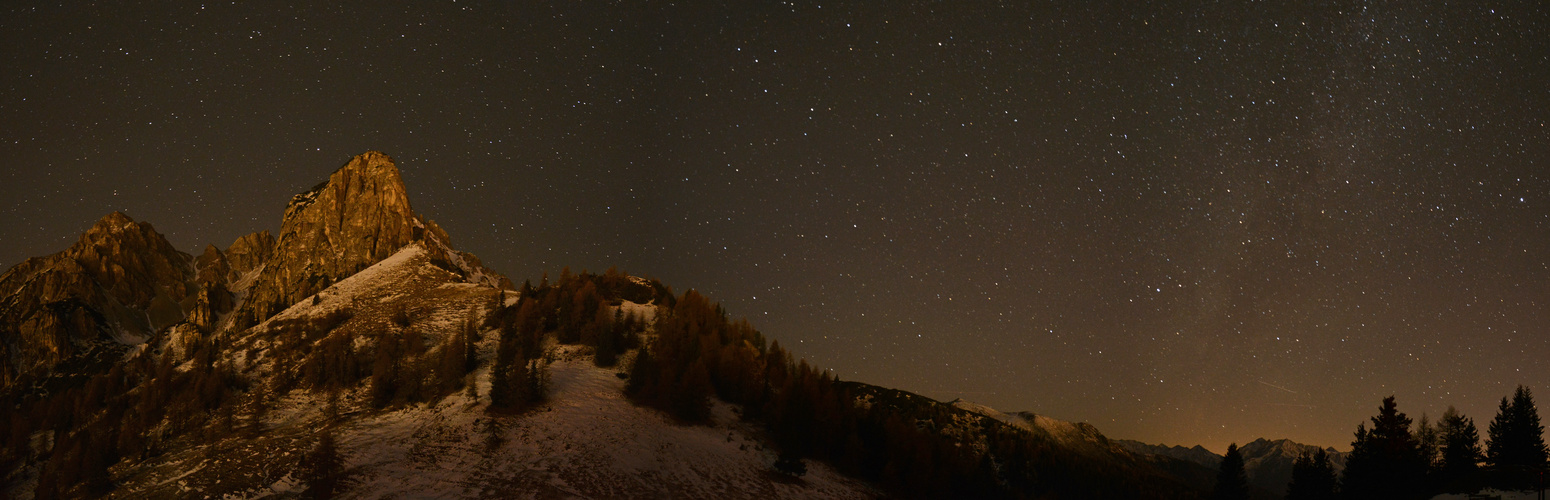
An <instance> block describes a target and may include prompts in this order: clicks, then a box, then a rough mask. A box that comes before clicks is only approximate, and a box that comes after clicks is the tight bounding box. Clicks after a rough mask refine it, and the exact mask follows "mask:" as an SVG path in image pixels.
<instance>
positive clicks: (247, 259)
mask: <svg viewBox="0 0 1550 500" xmlns="http://www.w3.org/2000/svg"><path fill="white" fill-rule="evenodd" d="M224 255H225V257H226V263H227V266H228V269H229V270H230V272H229V273H228V274H227V275H226V279H227V280H228V281H230V282H233V283H235V282H237V281H239V280H241V279H242V277H243V276H246V275H247V274H248V273H250V272H252V271H253V270H255V269H258V268H259V267H260V266H263V265H264V261H266V260H269V256H270V255H274V236H270V235H269V231H259V232H256V233H251V234H248V235H246V236H243V237H241V238H237V241H233V242H231V246H229V247H226V251H225V252H224Z"/></svg>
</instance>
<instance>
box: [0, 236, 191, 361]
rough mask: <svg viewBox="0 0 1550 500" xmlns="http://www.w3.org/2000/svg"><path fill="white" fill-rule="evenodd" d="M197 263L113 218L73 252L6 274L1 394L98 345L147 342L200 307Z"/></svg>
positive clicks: (0, 282)
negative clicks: (195, 266) (190, 311)
mask: <svg viewBox="0 0 1550 500" xmlns="http://www.w3.org/2000/svg"><path fill="white" fill-rule="evenodd" d="M192 261H193V259H192V257H191V256H189V255H188V254H185V253H183V252H179V251H178V250H177V249H175V248H173V247H172V245H171V244H170V243H168V242H167V240H166V238H164V237H162V235H161V234H160V233H157V232H156V230H155V229H154V228H152V227H151V225H150V224H149V223H146V222H135V221H134V220H133V219H130V218H129V216H127V215H124V214H122V213H119V212H114V213H111V214H108V215H107V216H106V217H103V218H102V219H101V220H99V221H97V223H96V224H94V225H93V226H92V227H91V229H89V230H87V231H86V233H84V234H82V235H81V238H80V240H79V241H77V242H76V243H75V245H73V246H71V247H70V248H69V249H67V250H65V251H63V252H59V253H56V254H53V255H49V256H46V257H35V258H32V259H28V260H27V261H26V262H23V263H21V264H19V265H17V266H15V267H13V268H11V269H10V270H9V271H6V273H5V274H4V275H0V389H4V388H7V387H9V386H11V385H12V384H13V383H15V382H16V381H17V380H18V379H19V378H20V377H24V376H36V375H43V374H46V373H48V372H49V371H51V370H52V369H53V368H54V367H55V366H57V365H59V364H61V363H63V362H65V361H67V360H69V359H70V358H72V357H75V356H78V355H81V354H83V353H85V352H87V351H90V350H91V348H92V347H93V346H94V345H103V344H107V345H108V346H111V344H117V345H130V344H137V343H140V342H144V341H145V339H146V338H148V337H149V336H150V335H152V334H154V333H155V332H156V331H158V330H160V329H162V328H164V327H166V326H169V325H172V324H175V323H177V322H179V321H182V320H183V318H184V316H185V311H187V310H189V309H190V308H191V307H192V306H193V305H194V302H195V291H196V288H197V285H196V284H195V282H194V278H195V276H194V269H193V266H192Z"/></svg>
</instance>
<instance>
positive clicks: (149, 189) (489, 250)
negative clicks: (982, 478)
mask: <svg viewBox="0 0 1550 500" xmlns="http://www.w3.org/2000/svg"><path fill="white" fill-rule="evenodd" d="M1133 3H1135V2H1115V3H1112V4H1108V5H1102V4H1101V3H1098V2H1071V3H1070V4H1069V5H1064V6H1062V5H1049V4H1042V3H1041V4H1040V5H1039V6H1017V7H1009V6H996V5H990V4H988V3H978V2H947V3H940V4H938V3H929V4H923V3H909V4H904V3H899V2H864V3H859V4H858V5H845V4H830V3H822V4H819V3H806V2H799V3H785V2H782V3H761V4H758V5H743V4H744V2H732V4H733V6H728V5H719V4H712V3H685V4H665V3H661V2H626V3H624V4H622V5H609V4H601V3H597V4H585V5H569V6H565V7H549V6H543V5H529V6H512V5H507V4H505V3H480V2H472V3H471V2H464V1H459V2H438V3H435V4H429V3H421V4H417V5H413V6H409V7H404V6H383V5H382V4H380V3H377V2H367V3H360V4H355V5H348V6H344V7H339V6H334V7H329V8H326V9H325V8H314V7H294V8H286V9H279V10H265V9H263V8H261V7H259V6H256V5H232V4H229V3H209V4H205V5H202V6H201V5H193V4H188V3H184V4H179V5H177V6H173V7H166V6H159V5H158V6H130V7H126V6H112V7H102V6H98V7H55V6H34V5H32V4H31V3H29V4H28V5H21V6H17V5H11V6H8V7H6V8H5V9H6V12H3V13H0V66H3V67H5V68H6V69H5V71H3V72H0V157H3V158H4V159H5V160H4V164H5V167H4V169H3V170H0V209H3V217H0V241H4V242H5V244H4V245H3V247H4V248H3V249H0V265H4V266H10V265H14V264H15V263H17V262H20V261H21V260H22V259H25V258H26V257H30V256H36V255H43V254H48V253H52V252H55V251H59V250H62V249H63V248H65V247H67V246H69V245H70V244H71V243H72V242H73V241H74V240H75V238H76V237H77V236H78V235H79V234H80V233H81V232H82V231H84V230H85V229H86V228H87V227H89V226H90V224H91V222H92V221H94V220H96V219H97V218H99V217H101V216H102V215H104V214H106V213H108V212H110V211H112V210H123V211H125V212H126V213H128V214H129V215H131V216H132V217H134V218H136V219H138V220H145V221H149V222H151V223H153V224H154V225H155V227H156V228H157V229H158V230H160V231H161V232H163V233H165V234H167V235H168V237H169V238H170V239H171V240H172V242H173V243H174V244H175V245H177V246H178V247H179V248H181V249H183V250H184V251H188V252H197V251H198V250H200V249H202V248H203V246H204V245H205V244H207V243H215V244H217V245H219V246H225V245H226V244H229V243H230V242H231V241H232V240H233V239H235V238H236V237H237V236H239V235H241V234H245V233H247V232H251V231H254V230H258V229H270V230H274V229H277V228H278V225H279V219H280V215H281V212H282V210H283V208H284V204H285V202H286V201H287V200H288V199H289V197H290V195H292V194H294V193H296V192H299V191H302V190H304V189H306V188H308V187H310V186H312V185H313V184H316V183H317V182H319V181H321V180H323V179H324V178H325V177H326V176H327V175H328V173H329V172H330V171H332V169H333V168H336V167H338V166H339V165H342V164H343V163H344V162H345V161H346V160H348V159H349V157H350V156H352V155H354V154H358V153H360V152H363V151H366V150H368V149H380V150H383V151H386V152H387V153H389V154H391V155H393V156H394V157H395V159H397V161H398V163H399V166H400V167H401V168H402V169H403V171H404V178H405V181H406V182H407V183H408V186H409V189H410V196H411V201H412V202H413V203H414V206H415V209H416V210H417V211H419V212H421V213H424V214H426V215H428V216H429V217H430V218H433V219H436V220H437V221H438V222H439V223H440V224H441V225H442V226H443V227H444V228H446V230H447V231H448V232H449V233H450V234H451V235H452V236H453V238H454V244H456V245H457V246H458V247H459V248H461V249H463V250H466V251H470V252H473V253H475V254H477V255H479V256H480V257H481V258H483V259H484V260H485V261H486V263H488V264H489V265H490V266H492V267H494V268H496V269H499V270H501V271H503V272H505V273H507V274H508V275H510V276H511V277H512V278H513V279H514V280H516V281H518V282H520V281H521V280H522V279H523V278H534V279H536V278H537V277H538V276H539V275H540V274H541V273H543V272H546V271H547V272H549V273H550V274H551V275H554V274H557V273H558V272H559V269H560V268H561V267H562V266H570V267H571V268H572V269H582V268H585V269H591V270H602V269H605V268H607V267H609V266H618V267H619V268H621V269H625V270H627V271H630V272H632V273H636V274H643V275H648V276H653V277H657V278H660V279H662V280H663V281H664V282H666V283H668V284H670V285H672V286H674V287H677V289H679V290H680V291H681V290H683V289H687V288H696V289H700V290H703V291H705V292H707V293H709V294H710V295H711V296H713V297H715V298H717V299H719V300H722V301H723V302H724V303H725V304H726V305H727V307H728V309H729V310H730V312H731V313H732V314H733V315H736V316H747V317H749V318H750V319H751V320H752V321H753V322H754V324H755V325H757V326H759V327H760V328H761V329H762V330H763V331H764V332H765V333H766V334H767V335H768V336H770V337H771V338H774V339H778V340H779V341H780V342H781V343H782V344H784V345H787V346H788V347H790V348H791V349H792V350H794V351H795V352H796V353H797V354H799V355H802V356H805V357H807V358H808V359H809V360H811V361H814V362H816V363H818V364H819V365H822V366H826V367H830V368H833V369H834V370H835V372H836V373H837V374H839V375H840V376H841V377H842V378H845V379H854V380H861V381H866V382H872V383H877V384H881V385H886V386H893V387H899V388H902V389H906V390H911V391H915V392H919V393H921V394H924V395H927V396H931V397H934V398H938V399H942V400H951V399H953V398H958V397H961V398H964V399H968V400H973V401H976V402H981V403H985V404H989V405H991V406H995V407H997V408H1000V409H1003V410H1031V411H1035V412H1038V413H1042V414H1047V415H1050V416H1053V417H1056V418H1061V419H1067V420H1081V421H1087V422H1091V423H1094V424H1095V425H1097V426H1098V427H1099V428H1100V429H1102V430H1103V431H1104V432H1105V433H1107V434H1109V435H1110V436H1113V437H1123V438H1133V439H1139V440H1143V441H1148V442H1166V443H1169V444H1186V445H1192V444H1196V443H1200V444H1205V445H1206V446H1208V447H1211V448H1213V449H1216V450H1218V451H1220V450H1221V449H1222V448H1225V445H1226V443H1227V442H1230V441H1237V442H1240V443H1241V442H1244V441H1248V440H1252V439H1254V438H1257V437H1269V438H1280V437H1288V438H1292V439H1294V440H1297V441H1301V442H1307V443H1313V444H1320V445H1333V446H1336V447H1339V448H1342V449H1344V448H1347V447H1348V446H1349V442H1350V440H1351V437H1350V433H1351V431H1352V430H1354V428H1355V426H1356V424H1357V423H1358V422H1361V421H1363V420H1364V419H1365V417H1367V416H1370V415H1372V414H1374V413H1375V409H1376V406H1377V404H1378V402H1379V399H1381V398H1382V397H1383V396H1387V395H1390V394H1393V395H1396V396H1397V397H1398V400H1399V402H1400V408H1401V410H1403V411H1407V412H1409V413H1411V414H1412V415H1419V414H1420V413H1422V412H1426V413H1428V414H1430V415H1432V416H1434V417H1435V416H1436V415H1438V414H1440V413H1441V411H1442V410H1443V409H1444V408H1446V406H1447V405H1450V404H1451V405H1456V406H1458V407H1459V408H1460V409H1461V410H1462V411H1463V412H1464V413H1466V414H1467V415H1469V416H1472V417H1474V418H1475V419H1476V421H1477V422H1484V421H1487V420H1489V419H1490V418H1491V417H1492V416H1493V415H1494V408H1495V400H1496V399H1497V398H1499V397H1501V396H1503V395H1506V394H1509V393H1510V392H1511V390H1512V388H1513V387H1514V386H1516V385H1517V384H1520V383H1521V384H1528V385H1530V386H1532V387H1534V388H1535V389H1538V390H1540V391H1541V394H1550V392H1547V389H1550V388H1547V387H1546V384H1545V382H1547V381H1550V368H1547V367H1550V363H1546V362H1545V358H1546V356H1547V354H1550V332H1547V331H1546V328H1547V327H1546V324H1545V320H1546V319H1547V318H1546V315H1545V314H1544V313H1543V310H1544V308H1545V305H1546V304H1547V303H1550V265H1547V262H1550V259H1547V252H1550V233H1547V229H1550V227H1547V224H1550V176H1547V165H1546V162H1545V158H1547V157H1550V146H1547V144H1550V141H1547V139H1550V129H1547V128H1546V121H1547V120H1550V109H1547V107H1550V90H1547V89H1550V85H1547V84H1546V82H1550V78H1547V77H1550V74H1547V73H1550V42H1547V41H1550V33H1547V27H1550V23H1547V20H1546V17H1547V16H1546V15H1545V14H1546V13H1545V11H1544V10H1545V6H1544V4H1543V3H1540V2H1521V3H1488V2H1487V3H1482V2H1461V3H1460V5H1453V6H1429V5H1422V4H1421V3H1417V2H1376V3H1373V4H1371V5H1369V4H1367V3H1364V2H1325V3H1321V4H1319V5H1301V4H1299V5H1297V6H1295V7H1294V6H1290V5H1288V6H1274V5H1263V4H1259V3H1253V4H1242V5H1231V4H1228V5H1220V4H1213V5H1210V6H1203V5H1193V4H1192V5H1171V6H1161V5H1151V6H1146V7H1139V6H1135V5H1132V4H1133Z"/></svg>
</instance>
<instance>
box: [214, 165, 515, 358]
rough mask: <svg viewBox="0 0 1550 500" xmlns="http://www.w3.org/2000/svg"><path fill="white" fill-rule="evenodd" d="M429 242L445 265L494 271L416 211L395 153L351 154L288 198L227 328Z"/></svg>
mask: <svg viewBox="0 0 1550 500" xmlns="http://www.w3.org/2000/svg"><path fill="white" fill-rule="evenodd" d="M252 239H253V240H254V241H251V242H249V243H250V244H262V243H263V242H262V241H259V240H261V239H262V238H260V237H254V238H252ZM429 240H434V241H435V242H436V244H431V245H428V247H427V248H428V249H431V250H433V251H435V252H436V253H437V254H440V255H443V256H444V257H442V260H445V261H448V262H449V265H450V266H452V267H457V268H462V267H467V268H469V269H468V271H473V272H472V273H470V274H475V275H479V276H484V275H486V274H489V275H492V276H493V273H484V272H482V271H478V270H476V269H474V268H480V269H482V267H481V266H479V265H478V264H477V262H476V261H475V260H473V259H472V258H471V257H472V256H469V255H466V254H462V253H461V252H457V251H455V250H452V249H451V248H450V246H449V242H450V238H448V237H447V235H446V232H444V231H442V230H441V228H440V227H437V226H436V225H435V224H434V223H431V222H429V221H427V220H423V219H421V218H420V217H419V216H418V215H416V214H415V213H414V210H413V209H411V208H410V206H409V194H408V190H407V189H405V188H404V181H403V178H402V177H401V176H400V175H399V171H398V166H397V165H395V164H394V163H393V158H392V157H390V156H388V155H387V154H386V153H382V152H380V151H367V152H365V153H361V154H359V155H356V156H355V157H354V158H351V159H350V161H349V162H346V163H345V164H344V166H341V167H339V169H337V170H335V171H334V172H333V174H330V175H329V177H328V180H327V181H324V182H323V183H321V184H318V185H317V186H314V187H313V188H312V189H309V190H307V191H304V192H302V193H300V194H297V195H296V196H293V197H292V198H291V201H290V203H288V204H287V205H286V207H285V217H284V219H283V220H281V222H280V234H279V236H278V237H277V238H275V239H274V240H273V243H272V244H270V248H272V252H271V253H270V254H269V255H268V256H267V257H265V258H264V259H263V268H262V270H261V271H260V274H259V275H258V276H257V277H256V280H255V281H253V283H252V287H251V288H250V289H249V295H248V298H247V300H246V301H244V303H243V304H242V307H241V311H240V312H241V314H237V315H235V319H234V321H236V323H234V324H233V325H231V326H233V327H235V328H238V329H240V328H245V327H246V326H248V325H251V324H256V323H257V322H260V321H263V320H264V319H267V318H268V317H270V316H271V315H273V314H275V313H277V312H279V311H280V310H283V309H284V308H285V307H287V306H289V305H290V304H294V303H296V302H297V301H300V300H301V299H304V298H306V297H308V296H311V295H313V294H315V293H317V292H319V291H322V290H323V289H324V288H327V287H328V286H329V285H331V284H333V283H336V282H338V281H339V280H342V279H344V278H347V277H350V276H351V275H353V274H355V273H356V272H357V271H360V270H362V269H365V268H366V267H368V266H370V265H372V264H375V263H377V262H379V261H381V260H382V259H386V258H388V257H389V256H391V255H393V253H394V252H397V251H398V249H400V248H403V246H404V245H407V244H409V243H411V242H414V241H429ZM233 246H234V247H235V246H236V243H233ZM227 253H228V254H235V253H237V252H236V251H228V252H227ZM249 265H251V264H250V263H248V262H246V261H245V260H244V262H243V263H242V264H241V265H237V264H234V265H233V266H232V267H233V270H234V271H238V272H246V269H250V268H249V267H248V266H249ZM492 279H494V278H492ZM243 285H244V284H238V286H239V287H241V286H243Z"/></svg>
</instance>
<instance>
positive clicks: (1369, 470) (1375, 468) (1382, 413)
mask: <svg viewBox="0 0 1550 500" xmlns="http://www.w3.org/2000/svg"><path fill="white" fill-rule="evenodd" d="M1371 420H1372V430H1371V431H1368V430H1366V428H1365V427H1364V426H1357V428H1356V440H1355V441H1353V442H1352V443H1351V448H1352V451H1351V456H1350V458H1348V459H1346V470H1345V477H1344V478H1342V481H1341V488H1340V489H1341V493H1342V494H1343V495H1344V496H1345V497H1346V498H1398V499H1405V498H1419V497H1422V496H1424V490H1425V488H1424V484H1423V481H1424V480H1425V477H1426V467H1425V465H1424V464H1423V463H1422V459H1421V453H1420V449H1419V448H1418V447H1417V446H1416V441H1415V437H1414V436H1413V435H1411V434H1410V423H1411V420H1410V417H1406V416H1405V414H1404V413H1400V412H1399V409H1398V405H1396V404H1395V402H1394V397H1393V396H1389V397H1387V398H1383V405H1382V406H1379V407H1378V415H1377V416H1375V417H1372V419H1371Z"/></svg>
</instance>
